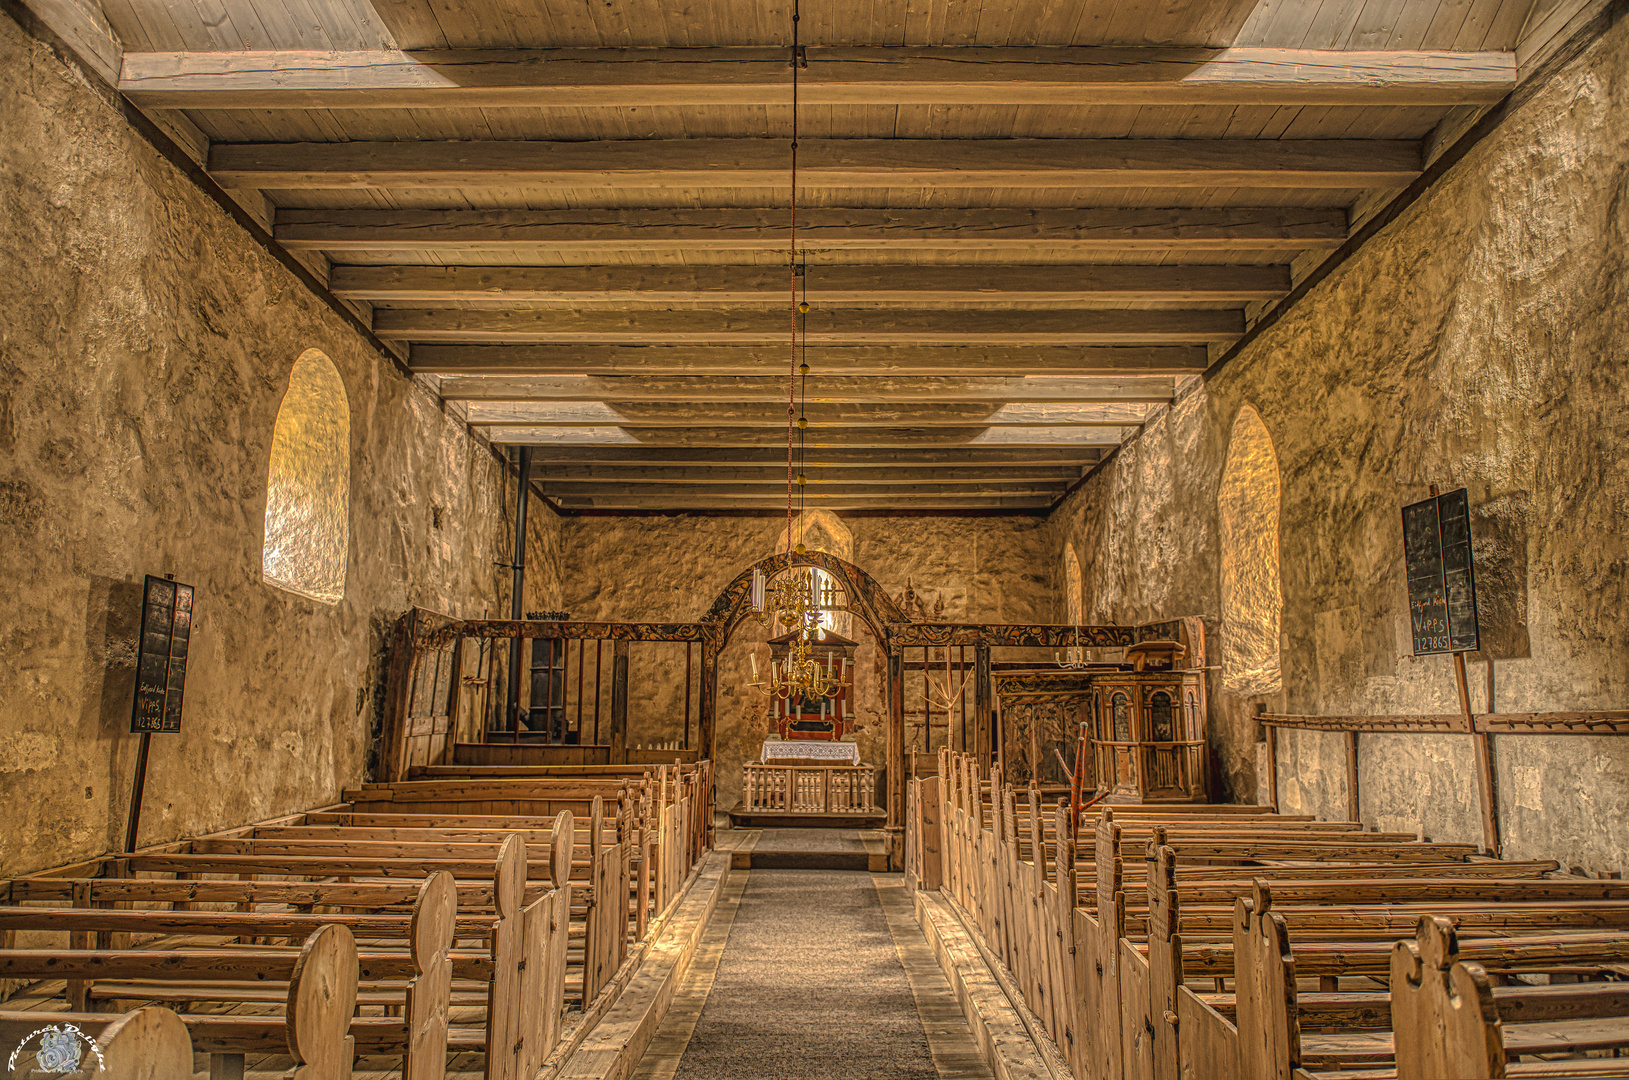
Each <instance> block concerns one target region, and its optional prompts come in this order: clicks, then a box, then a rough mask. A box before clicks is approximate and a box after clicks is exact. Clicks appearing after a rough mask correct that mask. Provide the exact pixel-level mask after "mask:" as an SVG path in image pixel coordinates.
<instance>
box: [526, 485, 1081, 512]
mask: <svg viewBox="0 0 1629 1080" xmlns="http://www.w3.org/2000/svg"><path fill="white" fill-rule="evenodd" d="M553 499H554V501H555V503H556V504H558V505H559V506H560V507H561V508H562V509H566V510H590V509H592V510H687V509H695V510H771V511H773V510H781V509H784V508H785V506H786V496H785V495H784V494H782V495H775V496H752V495H716V494H712V493H709V492H707V491H705V490H697V489H692V490H679V491H675V492H673V493H671V494H661V495H598V496H593V497H582V496H577V497H572V496H565V495H556V496H553ZM1054 501H1055V500H1054V497H1053V496H1051V495H1037V496H1019V497H1016V498H1013V497H1002V496H992V495H921V496H912V495H910V494H909V493H908V492H902V493H899V494H888V495H822V494H818V493H813V492H811V493H810V494H808V495H806V496H805V497H804V499H803V502H804V503H805V504H807V505H808V506H809V507H810V508H811V509H816V510H899V511H902V512H905V513H912V512H920V511H924V510H1012V511H1023V510H1028V511H1033V512H1037V513H1039V512H1041V511H1044V510H1046V509H1048V508H1049V507H1051V505H1052V503H1053V502H1054Z"/></svg>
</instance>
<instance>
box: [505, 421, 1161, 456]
mask: <svg viewBox="0 0 1629 1080" xmlns="http://www.w3.org/2000/svg"><path fill="white" fill-rule="evenodd" d="M485 430H486V432H487V435H488V437H490V438H491V440H492V441H493V442H495V443H502V444H506V445H511V446H545V445H550V444H553V445H558V446H593V445H596V444H599V445H609V446H646V447H726V446H727V447H762V446H777V447H785V446H786V428H785V426H784V425H783V426H781V427H779V428H769V427H765V428H753V427H691V428H678V427H632V426H627V425H622V426H617V427H536V426H525V425H519V426H508V425H498V424H492V425H486V428H485ZM1135 430H1136V428H1135V427H1134V426H1131V425H1128V426H1126V427H1119V428H1103V427H1083V426H1073V427H1062V426H1051V427H996V428H992V427H986V426H984V425H970V426H968V427H891V428H885V427H830V426H820V425H815V426H813V427H810V428H809V429H808V431H806V432H805V433H804V444H803V445H804V446H805V447H806V448H808V449H812V450H819V451H825V450H828V449H866V448H875V447H899V448H923V449H927V448H932V449H935V450H949V449H955V448H962V447H982V446H1068V447H1076V448H1084V447H1089V446H1098V447H1105V448H1106V447H1110V446H1116V445H1118V444H1119V443H1121V442H1123V441H1124V440H1125V438H1126V437H1128V436H1129V434H1130V433H1131V432H1133V431H1135Z"/></svg>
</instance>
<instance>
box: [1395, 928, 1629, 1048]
mask: <svg viewBox="0 0 1629 1080" xmlns="http://www.w3.org/2000/svg"><path fill="white" fill-rule="evenodd" d="M1390 985H1391V991H1390V998H1391V1015H1392V1027H1393V1031H1394V1039H1395V1051H1396V1052H1395V1060H1396V1065H1397V1080H1429V1078H1434V1077H1440V1078H1445V1080H1461V1078H1480V1077H1504V1076H1518V1075H1523V1074H1524V1073H1525V1074H1533V1073H1540V1072H1541V1073H1542V1075H1544V1076H1552V1077H1553V1076H1609V1075H1614V1074H1615V1075H1620V1076H1621V1075H1623V1072H1624V1065H1623V1062H1622V1061H1621V1060H1602V1059H1597V1060H1594V1061H1590V1060H1580V1061H1556V1062H1546V1063H1544V1065H1543V1066H1542V1067H1541V1068H1536V1069H1535V1068H1524V1067H1523V1065H1522V1064H1507V1062H1508V1060H1509V1058H1510V1057H1511V1056H1512V1055H1515V1054H1519V1053H1521V1052H1523V1051H1526V1052H1529V1053H1533V1052H1540V1051H1547V1050H1552V1049H1561V1048H1580V1047H1588V1048H1607V1047H1613V1048H1615V1047H1622V1046H1625V1045H1629V993H1626V992H1625V990H1624V989H1623V988H1622V986H1621V984H1611V983H1596V984H1575V985H1561V986H1546V987H1536V988H1533V991H1534V992H1529V993H1528V994H1526V995H1524V996H1523V997H1521V998H1518V997H1516V996H1514V995H1507V996H1500V995H1499V994H1498V990H1499V989H1502V988H1496V987H1494V986H1493V984H1492V982H1491V981H1490V979H1489V978H1488V973H1487V972H1486V971H1485V970H1484V969H1483V968H1482V967H1481V966H1480V965H1478V964H1475V963H1468V962H1466V961H1463V960H1461V959H1459V944H1458V941H1457V940H1456V937H1455V933H1454V926H1453V922H1452V921H1451V920H1449V919H1447V918H1443V917H1441V916H1426V917H1424V918H1422V919H1421V920H1420V922H1419V928H1418V930H1417V931H1416V935H1415V940H1414V941H1399V942H1397V943H1396V944H1395V945H1394V946H1393V949H1392V956H1391V984H1390ZM1524 1004H1525V1005H1527V1006H1528V1007H1527V1008H1525V1009H1524V1008H1522V1007H1521V1006H1522V1005H1524ZM1540 1012H1542V1013H1543V1014H1544V1015H1543V1016H1542V1017H1540V1016H1538V1014H1539V1013H1540ZM1507 1017H1514V1018H1518V1019H1514V1022H1512V1023H1508V1024H1507V1023H1505V1019H1506V1018H1507ZM1608 1070H1611V1071H1608Z"/></svg>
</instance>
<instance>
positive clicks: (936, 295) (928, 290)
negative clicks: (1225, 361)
mask: <svg viewBox="0 0 1629 1080" xmlns="http://www.w3.org/2000/svg"><path fill="white" fill-rule="evenodd" d="M802 269H803V272H802V273H801V274H800V275H799V280H798V284H797V288H798V290H799V296H800V297H801V298H803V299H806V300H808V301H809V302H810V303H811V304H817V305H840V304H855V303H892V304H905V305H910V304H913V303H931V302H955V303H969V302H993V303H1013V302H1018V303H1023V302H1035V301H1045V302H1049V303H1059V302H1071V301H1073V302H1082V301H1125V302H1156V303H1158V302H1167V303H1169V302H1183V301H1196V300H1197V301H1213V300H1221V301H1251V300H1272V299H1276V298H1277V297H1280V296H1283V295H1284V294H1285V293H1287V292H1289V290H1290V271H1289V267H1287V266H1282V265H1276V266H1275V265H1268V266H1226V265H1223V266H1216V265H1198V266H1183V265H1178V266H1137V265H1109V266H1044V265H1043V266H1024V265H1007V266H1002V267H1000V268H999V269H997V270H994V271H992V270H991V268H990V267H987V266H863V265H862V266H830V265H822V264H816V265H814V266H809V267H806V268H802ZM789 287H790V279H789V275H788V273H787V271H786V268H785V267H775V266H339V267H335V268H334V271H333V274H332V276H331V277H330V278H329V288H330V289H332V290H333V293H334V295H335V296H339V297H343V298H346V299H352V300H367V301H369V302H372V303H378V302H385V301H391V302H398V303H399V302H420V303H425V302H431V303H433V302H441V301H462V300H502V301H523V300H525V301H533V300H535V301H549V302H555V303H572V304H616V303H622V304H626V303H629V302H638V303H641V304H774V305H777V306H785V305H786V303H787V295H788V288H789Z"/></svg>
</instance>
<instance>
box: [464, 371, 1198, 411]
mask: <svg viewBox="0 0 1629 1080" xmlns="http://www.w3.org/2000/svg"><path fill="white" fill-rule="evenodd" d="M1175 389H1176V387H1175V383H1174V380H1172V379H1169V378H1149V379H1113V378H1068V377H1063V378H1058V377H1047V376H1042V377H1027V376H1021V375H1020V376H1011V377H1007V378H976V377H959V378H944V377H912V376H907V377H903V378H895V377H888V376H879V377H864V376H858V377H857V376H849V375H827V374H824V372H822V374H820V375H817V376H813V377H811V378H810V379H809V380H808V381H807V383H806V384H805V391H806V395H807V399H808V400H809V401H815V402H823V403H830V404H851V403H863V402H873V401H892V402H940V401H991V402H1002V403H1020V402H1075V403H1100V402H1145V403H1157V402H1165V401H1169V400H1171V397H1172V395H1173V394H1174V393H1175ZM440 390H441V396H442V398H443V399H444V400H446V401H596V402H605V403H606V404H607V405H610V406H612V407H615V406H617V405H619V404H621V403H624V402H649V401H659V402H677V401H706V402H724V401H742V402H747V401H773V402H784V401H785V400H786V377H785V376H784V375H782V376H734V377H730V376H723V377H717V376H714V377H709V376H698V375H691V376H683V375H680V376H672V377H667V378H660V377H652V378H647V377H627V378H601V377H596V376H588V375H555V376H539V377H535V378H516V377H509V378H504V377H487V378H480V377H476V378H469V377H454V378H446V379H443V380H442V381H441V387H440Z"/></svg>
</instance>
